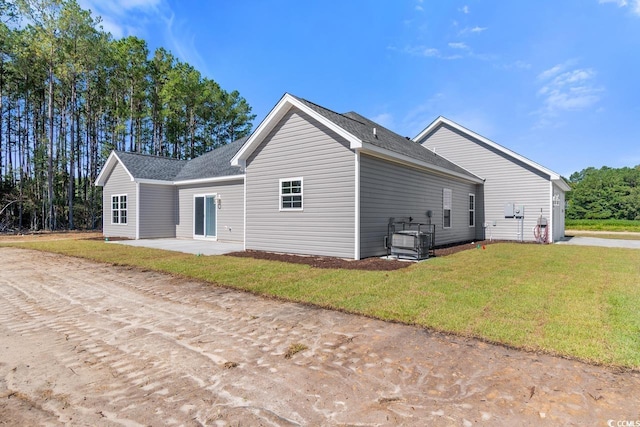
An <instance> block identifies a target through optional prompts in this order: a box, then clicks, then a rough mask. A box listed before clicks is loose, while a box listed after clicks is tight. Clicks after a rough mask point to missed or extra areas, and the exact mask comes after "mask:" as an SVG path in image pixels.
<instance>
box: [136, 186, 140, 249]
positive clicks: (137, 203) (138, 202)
mask: <svg viewBox="0 0 640 427" xmlns="http://www.w3.org/2000/svg"><path fill="white" fill-rule="evenodd" d="M136 240H140V183H139V182H136Z"/></svg>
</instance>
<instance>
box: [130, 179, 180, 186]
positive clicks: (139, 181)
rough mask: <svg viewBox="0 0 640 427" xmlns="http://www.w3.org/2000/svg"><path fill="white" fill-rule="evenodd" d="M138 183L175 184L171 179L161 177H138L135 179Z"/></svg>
mask: <svg viewBox="0 0 640 427" xmlns="http://www.w3.org/2000/svg"><path fill="white" fill-rule="evenodd" d="M134 181H135V182H137V183H138V184H151V185H173V182H171V181H163V180H161V179H146V178H138V179H134Z"/></svg>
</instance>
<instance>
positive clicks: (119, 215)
mask: <svg viewBox="0 0 640 427" xmlns="http://www.w3.org/2000/svg"><path fill="white" fill-rule="evenodd" d="M111 224H122V225H126V224H127V195H126V194H115V195H113V196H111Z"/></svg>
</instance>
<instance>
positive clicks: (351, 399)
mask: <svg viewBox="0 0 640 427" xmlns="http://www.w3.org/2000/svg"><path fill="white" fill-rule="evenodd" d="M0 260H1V261H2V262H0V337H1V338H0V414H1V415H2V416H1V417H0V419H1V420H2V421H3V422H5V423H6V424H8V425H38V424H40V425H42V424H45V425H95V426H111V425H136V424H142V425H167V424H183V425H216V423H223V424H225V423H226V424H227V425H354V424H358V425H474V424H476V423H477V424H478V425H480V424H482V423H485V424H486V425H539V424H550V425H566V424H572V425H606V422H607V420H609V419H613V420H635V419H640V414H639V413H638V408H639V407H640V401H639V398H638V396H640V374H638V373H634V372H620V371H616V370H611V369H607V368H604V367H597V366H591V365H587V364H583V363H580V362H577V361H572V360H565V359H561V358H555V357H552V356H547V355H537V354H532V353H525V352H520V351H517V350H513V349H508V348H504V347H501V346H493V345H490V344H487V343H483V342H478V341H476V340H472V339H466V338H463V337H452V336H448V335H444V334H439V333H432V332H429V331H425V330H423V329H420V328H416V327H412V326H405V325H399V324H390V323H385V322H382V321H378V320H373V319H369V318H363V317H359V316H354V315H348V314H345V313H339V312H333V311H328V310H322V309H318V308H313V307H308V306H304V305H300V304H292V303H283V302H278V301H274V300H272V299H266V298H260V297H257V296H254V295H250V294H246V293H242V292H237V291H232V290H228V289H223V288H216V287H213V286H211V285H207V284H204V283H201V282H197V281H186V280H179V279H176V278H175V277H171V276H168V275H163V274H159V273H155V272H150V271H146V272H143V271H139V270H136V269H128V268H119V267H113V266H107V265H103V264H97V263H93V262H90V261H86V260H82V259H76V258H69V257H64V256H60V255H55V254H50V253H41V252H34V251H27V250H20V249H15V248H0ZM289 351H295V352H294V353H293V354H292V355H291V356H292V357H290V358H287V357H286V355H287V354H288V352H289Z"/></svg>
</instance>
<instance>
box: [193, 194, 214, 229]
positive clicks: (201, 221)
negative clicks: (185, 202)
mask: <svg viewBox="0 0 640 427" xmlns="http://www.w3.org/2000/svg"><path fill="white" fill-rule="evenodd" d="M193 203H194V206H193V236H194V238H200V239H205V238H212V239H215V238H216V234H217V233H216V197H215V195H214V194H208V195H203V196H195V197H194V201H193Z"/></svg>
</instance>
